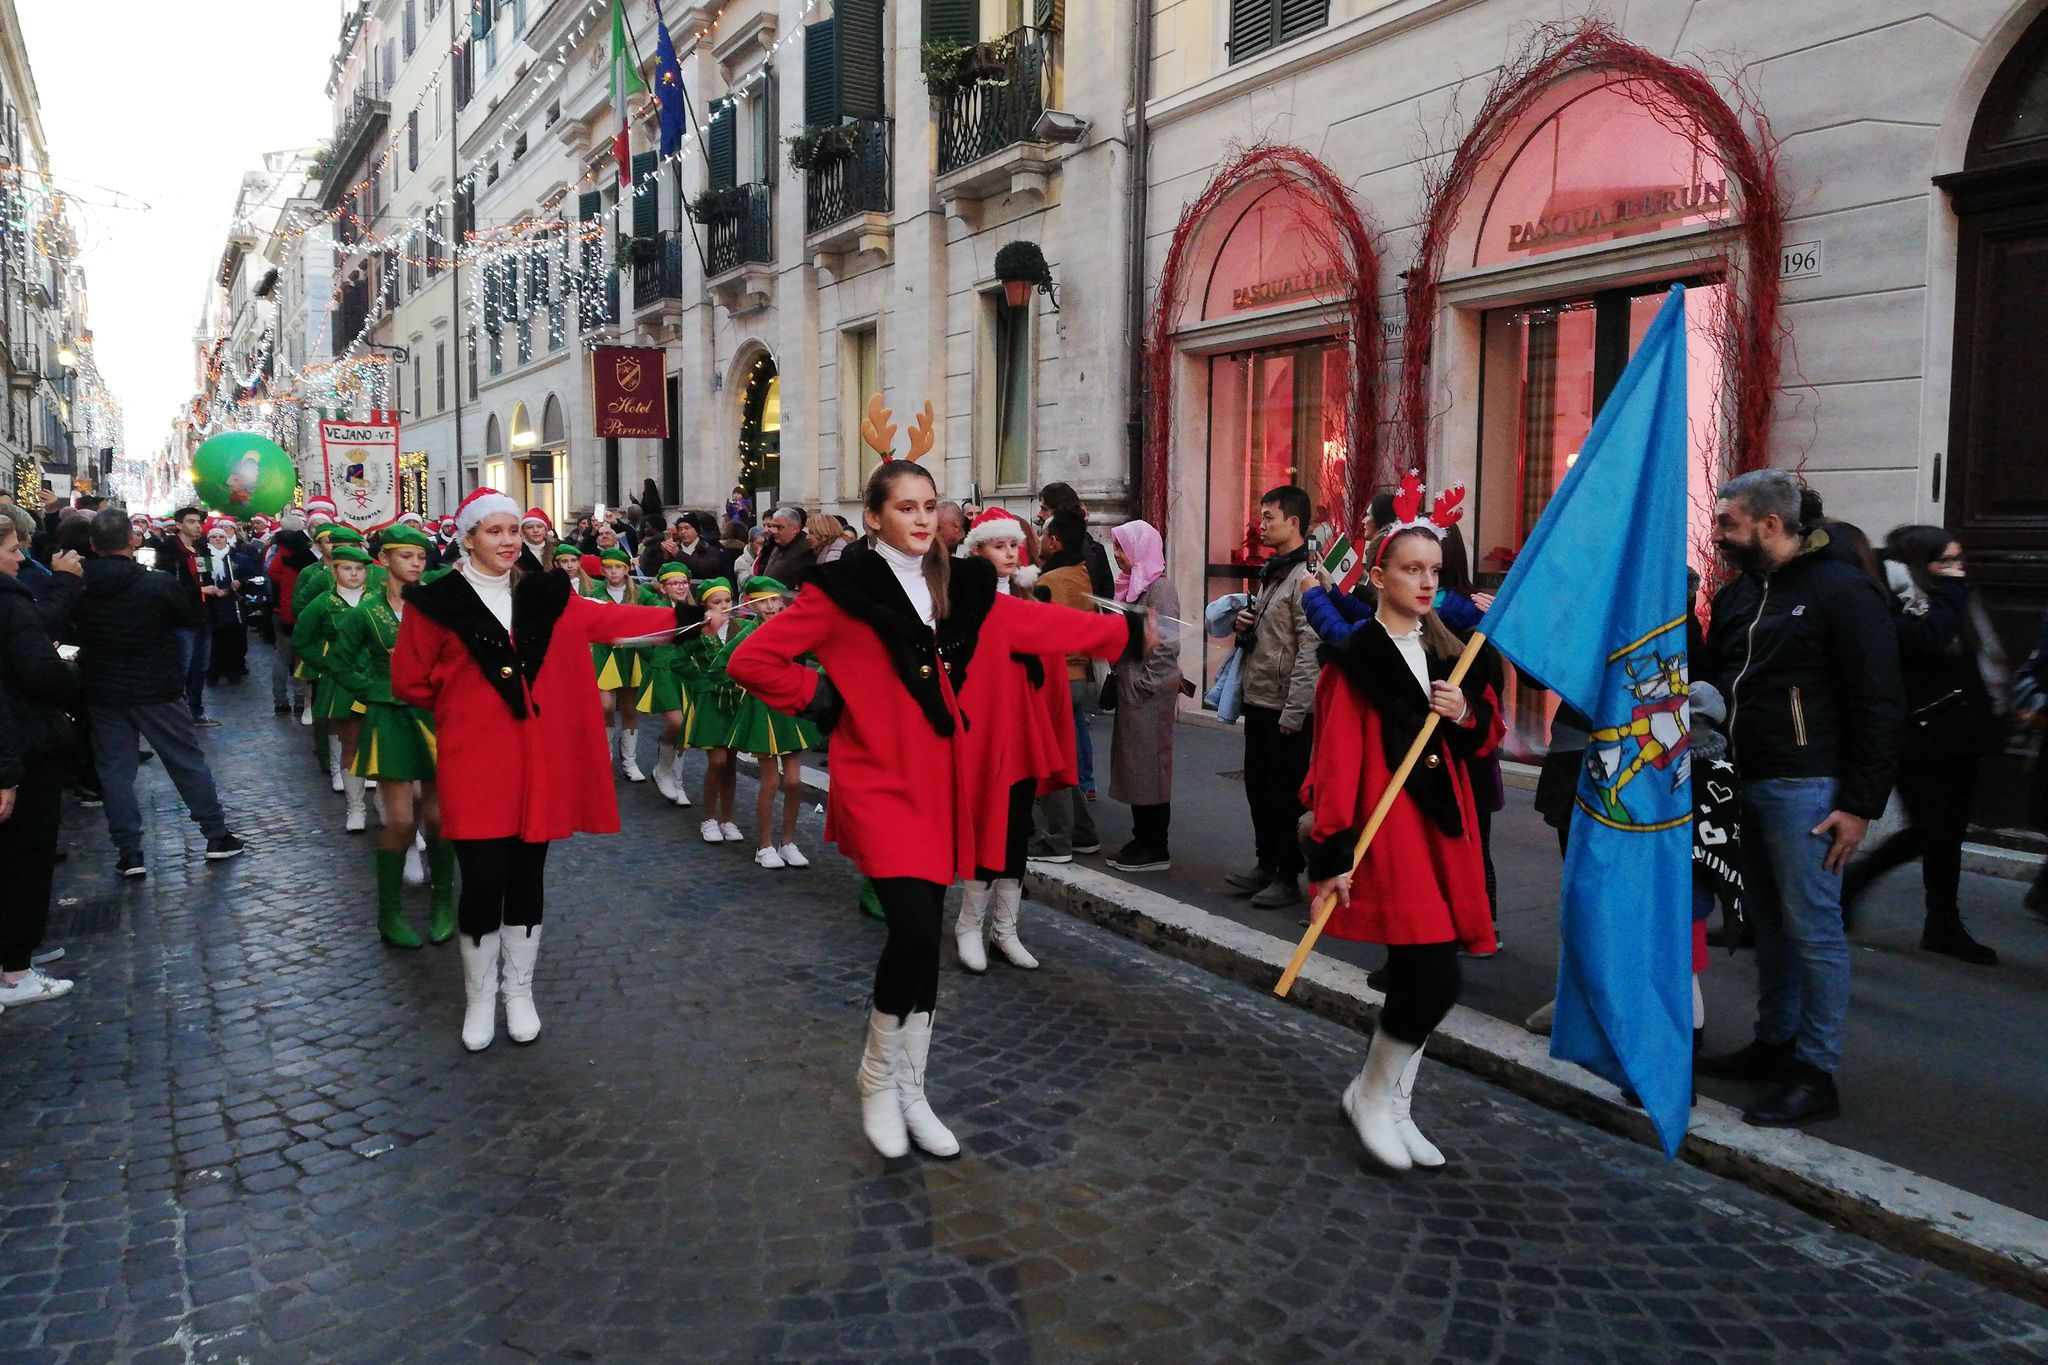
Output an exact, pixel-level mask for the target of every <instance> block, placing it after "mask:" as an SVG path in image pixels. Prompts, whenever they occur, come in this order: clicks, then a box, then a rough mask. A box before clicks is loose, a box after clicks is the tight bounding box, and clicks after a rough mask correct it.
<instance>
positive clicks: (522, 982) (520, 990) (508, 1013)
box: [498, 924, 541, 1043]
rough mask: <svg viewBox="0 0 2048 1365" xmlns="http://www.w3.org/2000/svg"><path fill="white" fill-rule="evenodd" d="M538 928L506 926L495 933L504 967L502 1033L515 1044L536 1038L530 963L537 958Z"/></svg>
mask: <svg viewBox="0 0 2048 1365" xmlns="http://www.w3.org/2000/svg"><path fill="white" fill-rule="evenodd" d="M540 931H541V926H540V925H538V924H536V925H533V926H532V927H531V928H528V927H526V926H524V925H518V924H508V925H506V926H505V927H504V928H503V929H501V930H499V931H498V932H499V937H500V938H501V939H502V940H503V948H502V949H501V951H502V954H503V960H504V965H503V968H502V970H501V972H500V975H501V976H502V977H503V980H504V990H505V1032H506V1034H507V1035H508V1036H510V1037H511V1039H512V1041H513V1042H515V1043H530V1042H532V1041H533V1040H534V1039H536V1038H538V1037H540V1014H539V1013H538V1012H537V1011H536V1010H535V1009H534V1008H533V963H534V959H535V958H537V957H539V956H540Z"/></svg>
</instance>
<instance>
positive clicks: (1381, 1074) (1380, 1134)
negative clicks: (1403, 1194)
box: [1344, 1029, 1421, 1171]
mask: <svg viewBox="0 0 2048 1365" xmlns="http://www.w3.org/2000/svg"><path fill="white" fill-rule="evenodd" d="M1419 1051H1421V1049H1420V1048H1418V1047H1416V1046H1415V1044H1413V1043H1404V1042H1401V1041H1400V1040H1399V1039H1397V1038H1394V1037H1392V1036H1391V1035H1389V1034H1388V1033H1387V1031H1386V1030H1385V1029H1381V1030H1379V1031H1378V1032H1376V1033H1374V1034H1373V1036H1372V1046H1371V1047H1370V1048H1368V1049H1367V1050H1366V1054H1365V1069H1364V1070H1362V1071H1360V1072H1359V1073H1358V1079H1357V1080H1355V1081H1353V1082H1352V1083H1351V1087H1350V1088H1349V1089H1347V1090H1346V1091H1345V1092H1344V1094H1345V1098H1346V1100H1347V1101H1348V1102H1347V1103H1346V1105H1345V1110H1346V1111H1347V1112H1348V1113H1349V1114H1350V1116H1351V1126H1352V1127H1353V1128H1354V1129H1356V1130H1357V1131H1358V1140H1359V1141H1360V1142H1362V1143H1364V1144H1365V1150H1366V1151H1368V1152H1370V1153H1371V1154H1372V1157H1373V1159H1374V1160H1375V1161H1377V1162H1379V1163H1380V1165H1382V1166H1385V1167H1387V1168H1388V1169H1389V1170H1394V1171H1405V1170H1408V1169H1409V1168H1410V1167H1412V1166H1413V1165H1414V1164H1415V1159H1414V1158H1413V1157H1411V1156H1409V1155H1408V1144H1407V1143H1405V1142H1403V1141H1401V1133H1400V1130H1399V1129H1397V1128H1396V1127H1395V1126H1394V1099H1395V1095H1396V1093H1397V1091H1398V1090H1399V1087H1400V1084H1401V1071H1402V1068H1404V1067H1405V1066H1407V1065H1408V1059H1409V1058H1410V1057H1412V1056H1414V1055H1415V1054H1416V1053H1417V1052H1419Z"/></svg>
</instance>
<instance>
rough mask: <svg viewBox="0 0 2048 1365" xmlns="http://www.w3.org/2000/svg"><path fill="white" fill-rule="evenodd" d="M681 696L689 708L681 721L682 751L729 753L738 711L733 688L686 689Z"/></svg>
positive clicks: (737, 697) (737, 699)
mask: <svg viewBox="0 0 2048 1365" xmlns="http://www.w3.org/2000/svg"><path fill="white" fill-rule="evenodd" d="M685 696H686V698H687V700H688V702H689V706H688V715H687V716H686V718H685V719H684V721H683V747H684V748H686V749H730V748H731V747H732V722H733V716H734V714H735V713H736V712H737V710H738V706H739V700H740V690H739V689H738V688H737V687H704V688H696V689H687V688H686V689H685Z"/></svg>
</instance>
